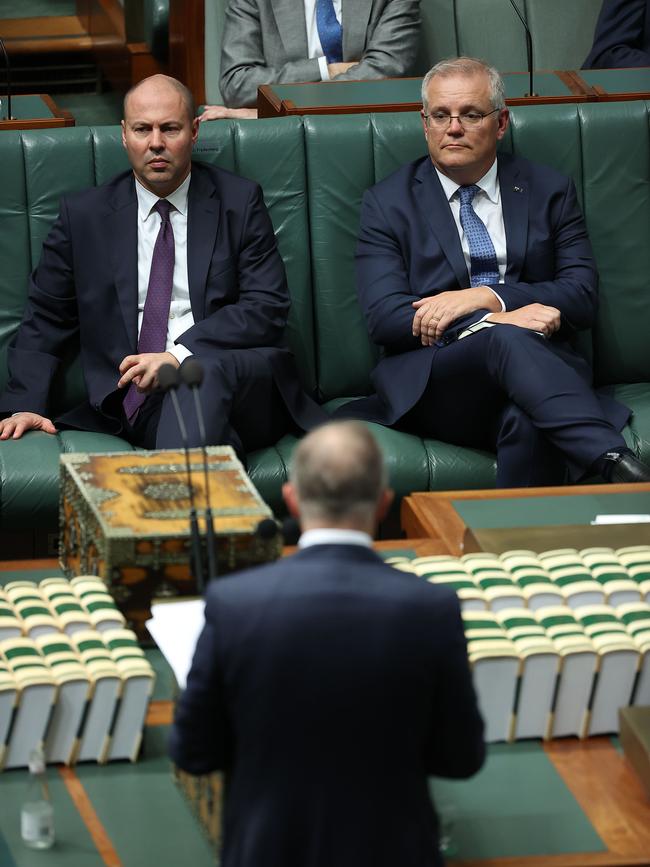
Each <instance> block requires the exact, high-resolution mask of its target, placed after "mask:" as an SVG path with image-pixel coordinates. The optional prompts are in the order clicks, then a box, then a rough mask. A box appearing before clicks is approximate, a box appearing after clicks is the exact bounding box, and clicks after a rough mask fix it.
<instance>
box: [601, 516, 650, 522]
mask: <svg viewBox="0 0 650 867" xmlns="http://www.w3.org/2000/svg"><path fill="white" fill-rule="evenodd" d="M591 523H592V524H648V523H650V515H596V517H595V518H594V520H593V521H592V522H591Z"/></svg>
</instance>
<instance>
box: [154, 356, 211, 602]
mask: <svg viewBox="0 0 650 867" xmlns="http://www.w3.org/2000/svg"><path fill="white" fill-rule="evenodd" d="M180 383H181V377H180V374H179V372H178V369H177V368H176V367H174V365H173V364H161V365H160V368H159V370H158V385H159V386H160V388H161V389H162V391H164V392H169V396H170V397H171V401H172V406H173V407H174V412H175V413H176V420H177V421H178V428H179V430H180V432H181V440H182V442H183V449H184V451H185V469H186V472H187V487H188V488H189V492H190V537H191V551H192V556H191V562H192V571H193V572H194V576H195V578H196V584H197V588H198V590H199V592H200V593H203V589H204V587H205V580H204V574H203V561H202V557H201V534H200V533H199V522H198V520H197V517H196V504H195V502H194V488H193V487H192V474H191V472H190V452H189V446H188V439H187V428H186V427H185V422H184V421H183V414H182V413H181V408H180V406H179V403H178V396H177V395H176V389H177V388H178V386H179V385H180Z"/></svg>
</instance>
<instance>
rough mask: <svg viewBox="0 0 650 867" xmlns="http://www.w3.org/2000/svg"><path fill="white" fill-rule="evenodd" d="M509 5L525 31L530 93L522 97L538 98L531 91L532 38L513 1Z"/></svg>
mask: <svg viewBox="0 0 650 867" xmlns="http://www.w3.org/2000/svg"><path fill="white" fill-rule="evenodd" d="M510 5H511V6H512V8H513V9H514V10H515V12H516V13H517V17H518V18H519V20H520V21H521V23H522V24H523V25H524V30H525V31H526V53H527V54H528V78H529V87H530V92H529V93H525V94H524V96H539V94H537V93H535V91H534V90H533V37H532V36H531V35H530V29H529V27H528V24H527V23H526V21H525V19H524V16H523V15H522V14H521V12H520V11H519V9H518V8H517V5H516V3H515V0H510Z"/></svg>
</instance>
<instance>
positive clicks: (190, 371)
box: [179, 358, 218, 580]
mask: <svg viewBox="0 0 650 867" xmlns="http://www.w3.org/2000/svg"><path fill="white" fill-rule="evenodd" d="M179 373H180V377H181V380H182V381H183V382H184V383H185V385H186V386H187V387H188V388H189V389H190V390H191V392H192V394H193V395H194V408H195V410H196V420H197V422H198V426H199V437H200V439H201V451H202V453H203V479H204V483H205V532H206V544H207V549H208V580H212V578H216V577H217V574H218V567H217V545H216V539H215V533H214V522H213V519H212V502H211V500H210V481H209V478H208V453H207V452H206V450H205V447H206V445H207V437H206V434H205V422H204V418H203V410H202V408H201V398H200V396H199V386H200V385H201V383H202V382H203V367H202V366H201V364H199V362H198V361H197V360H196V359H195V358H186V359H185V361H184V362H183V363H182V364H181V366H180V370H179Z"/></svg>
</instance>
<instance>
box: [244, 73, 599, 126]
mask: <svg viewBox="0 0 650 867" xmlns="http://www.w3.org/2000/svg"><path fill="white" fill-rule="evenodd" d="M503 80H504V83H505V86H506V102H507V104H508V105H539V104H543V103H558V102H587V101H593V100H594V99H595V98H596V96H595V93H594V91H593V90H591V88H589V87H588V86H587V85H586V84H585V83H584V82H581V81H580V79H579V78H578V76H577V75H576V74H575V73H573V72H561V71H558V72H537V73H535V79H534V87H535V92H536V93H537V94H538V95H537V96H533V97H529V96H526V95H525V94H526V92H527V90H528V84H529V82H528V73H526V72H510V73H506V74H504V76H503ZM421 84H422V79H421V78H384V79H380V80H379V81H321V82H312V83H306V84H265V85H262V86H261V87H260V88H258V97H257V110H258V114H259V117H284V116H288V115H294V114H360V113H365V112H378V111H419V110H420V109H421V108H422V100H421V98H420V88H421Z"/></svg>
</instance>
